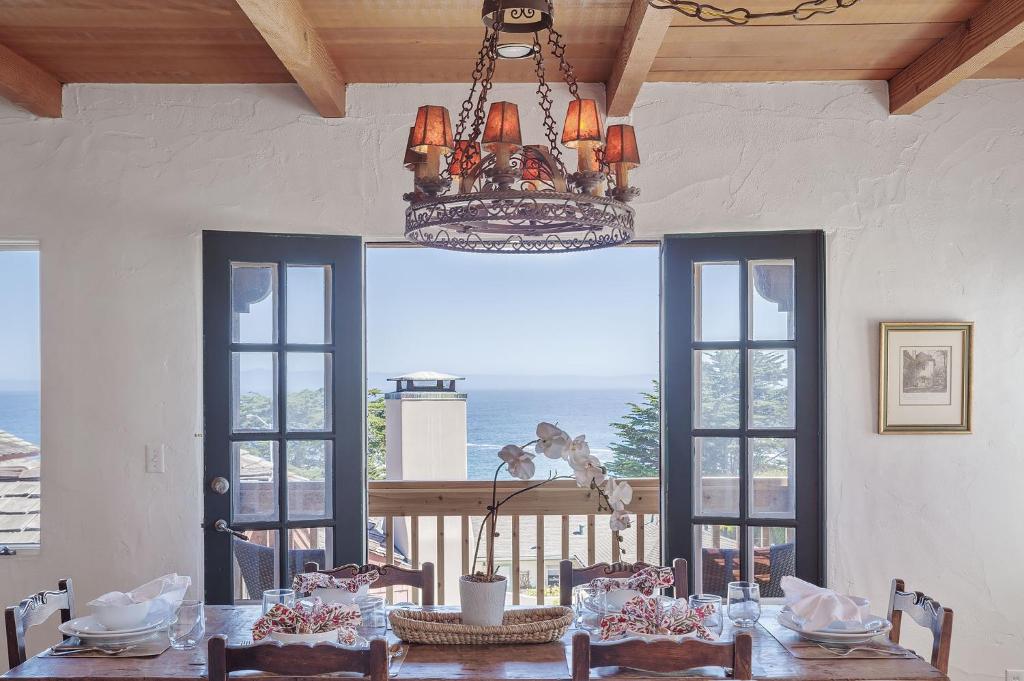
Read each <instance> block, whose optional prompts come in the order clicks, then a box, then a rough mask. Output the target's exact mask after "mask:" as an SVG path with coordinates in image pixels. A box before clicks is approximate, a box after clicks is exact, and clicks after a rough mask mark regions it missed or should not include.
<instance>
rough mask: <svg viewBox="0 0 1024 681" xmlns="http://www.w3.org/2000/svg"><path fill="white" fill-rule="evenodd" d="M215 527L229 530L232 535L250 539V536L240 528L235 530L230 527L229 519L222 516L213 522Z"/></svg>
mask: <svg viewBox="0 0 1024 681" xmlns="http://www.w3.org/2000/svg"><path fill="white" fill-rule="evenodd" d="M213 529H215V530H217V531H218V532H227V533H228V534H230V535H231V536H232V537H238V538H239V539H243V540H245V541H249V538H248V537H247V536H245V534H244V533H242V532H239V531H238V530H233V529H231V528H230V527H228V521H226V520H224V519H223V518H221V519H220V520H218V521H217V522H215V523H214V524H213Z"/></svg>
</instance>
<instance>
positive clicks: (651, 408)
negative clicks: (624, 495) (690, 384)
mask: <svg viewBox="0 0 1024 681" xmlns="http://www.w3.org/2000/svg"><path fill="white" fill-rule="evenodd" d="M652 384H653V386H654V387H653V390H652V391H651V392H642V393H640V396H641V398H642V404H637V403H635V402H629V403H627V405H626V406H628V407H629V413H627V414H626V415H625V416H623V417H622V421H620V422H616V423H612V424H611V427H612V428H614V429H615V431H616V433H617V434H618V438H619V440H620V442H615V443H613V444H612V445H610V447H611V450H612V453H613V454H614V456H613V458H612V460H611V461H609V462H608V470H609V472H611V473H612V474H613V475H617V476H619V477H623V478H656V477H658V468H659V461H660V460H661V432H660V430H661V417H660V413H661V404H660V403H661V398H660V395H659V393H660V387H659V385H658V381H652Z"/></svg>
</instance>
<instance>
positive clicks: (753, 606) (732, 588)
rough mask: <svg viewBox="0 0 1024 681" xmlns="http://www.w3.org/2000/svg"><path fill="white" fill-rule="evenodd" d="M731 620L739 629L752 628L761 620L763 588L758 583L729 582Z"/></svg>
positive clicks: (729, 612)
mask: <svg viewBox="0 0 1024 681" xmlns="http://www.w3.org/2000/svg"><path fill="white" fill-rule="evenodd" d="M728 594H729V605H728V614H729V619H731V620H732V623H733V624H735V625H736V626H737V627H742V628H746V627H752V626H754V624H755V623H756V622H757V620H759V619H761V587H759V586H758V585H757V582H729V590H728Z"/></svg>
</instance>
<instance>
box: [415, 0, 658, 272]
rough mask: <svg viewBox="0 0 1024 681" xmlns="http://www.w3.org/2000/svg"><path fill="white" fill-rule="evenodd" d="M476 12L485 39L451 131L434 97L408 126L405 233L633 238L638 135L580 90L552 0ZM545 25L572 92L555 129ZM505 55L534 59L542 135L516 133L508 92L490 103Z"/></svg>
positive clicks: (481, 248)
mask: <svg viewBox="0 0 1024 681" xmlns="http://www.w3.org/2000/svg"><path fill="white" fill-rule="evenodd" d="M482 19H483V23H484V38H483V43H482V45H481V47H480V51H479V53H478V54H477V61H476V66H475V68H474V69H473V74H472V85H471V86H470V90H469V95H468V97H467V98H466V100H465V101H464V102H463V104H462V109H461V110H460V112H459V114H458V119H457V122H456V125H455V130H454V133H453V131H452V124H451V116H450V114H449V112H448V110H447V109H446V108H445V107H443V106H436V105H425V106H421V107H420V108H419V110H418V111H417V114H416V121H415V124H414V125H413V127H412V128H410V129H409V139H408V143H407V145H406V153H405V161H404V163H405V167H406V168H407V169H409V170H411V171H412V172H413V177H414V180H413V191H411V192H409V193H407V194H406V195H405V196H404V198H405V200H406V201H408V203H409V205H408V207H407V208H406V211H405V236H406V238H407V239H408V240H409V241H412V242H414V243H417V244H421V245H424V246H431V247H434V248H444V249H449V250H456V251H471V252H486V253H558V252H570V251H583V250H590V249H595V248H606V247H609V246H617V245H620V244H624V243H627V242H629V241H631V240H632V239H633V235H634V227H633V208H632V207H631V206H629V205H628V204H629V202H631V201H633V200H634V199H636V198H637V197H638V196H639V194H640V190H639V189H638V188H636V187H633V186H631V185H630V178H629V173H630V170H632V169H633V168H636V167H637V166H639V165H640V154H639V151H638V148H637V143H636V135H635V133H634V130H633V127H632V126H630V125H625V124H621V125H611V126H608V129H607V131H605V130H603V126H602V124H601V117H600V113H599V111H598V108H597V102H596V101H594V100H592V99H583V98H581V97H580V95H579V89H578V87H577V84H576V77H575V75H574V73H573V68H572V65H571V64H570V63H569V62H568V61H567V60H566V58H565V43H564V41H563V39H562V36H561V34H560V33H559V32H558V31H557V30H556V29H555V28H554V21H553V10H552V6H551V0H484V3H483V11H482ZM543 31H546V32H547V38H546V41H545V42H546V44H547V46H548V48H549V49H550V53H551V55H552V57H553V58H554V59H555V60H557V63H558V70H559V73H560V74H561V76H562V78H563V79H564V80H565V83H566V85H567V86H568V88H569V94H570V95H571V97H572V99H571V100H570V102H569V107H568V110H567V112H566V115H565V121H564V124H563V127H562V134H561V138H559V136H558V133H557V131H556V124H555V119H554V116H553V115H552V107H553V104H552V100H551V86H550V85H548V83H547V80H546V78H545V57H544V49H543V43H542V41H541V38H540V34H541V32H543ZM503 33H508V34H516V35H518V36H525V35H531V34H532V43H525V42H516V43H511V44H510V43H502V42H501V36H502V34H503ZM503 48H504V49H503ZM510 48H514V49H510ZM510 55H516V56H515V57H510ZM503 57H505V58H532V59H533V62H534V70H535V73H536V77H537V95H538V106H539V108H540V110H541V112H542V114H543V127H544V137H545V142H546V143H545V144H524V143H523V139H522V134H521V131H520V126H519V108H518V106H517V105H516V104H515V103H513V102H505V101H500V102H491V103H490V105H489V106H488V95H489V94H490V91H491V87H492V84H493V79H494V70H495V67H496V65H497V62H498V60H499V59H501V58H503ZM560 143H561V145H563V146H565V147H567V148H569V149H572V150H575V152H576V169H575V171H570V170H568V169H567V168H566V165H565V163H564V161H563V159H562V150H561V149H560V146H559V144H560Z"/></svg>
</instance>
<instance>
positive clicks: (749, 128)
mask: <svg viewBox="0 0 1024 681" xmlns="http://www.w3.org/2000/svg"><path fill="white" fill-rule="evenodd" d="M505 93H508V96H510V97H513V96H514V97H515V98H517V99H518V100H520V101H530V100H532V98H533V95H532V89H531V88H529V87H528V86H508V87H500V88H497V92H496V93H495V95H492V99H499V98H501V97H502V96H503V94H505ZM462 95H463V88H462V87H459V86H353V87H351V88H350V89H349V109H350V110H349V116H348V117H347V118H345V119H341V120H324V119H321V118H320V117H318V116H316V115H315V114H313V113H312V111H311V110H310V107H309V106H308V104H307V103H306V102H305V100H304V99H303V97H302V95H301V93H299V91H298V90H297V89H296V88H293V87H290V86H203V87H192V86H74V87H68V88H66V90H65V114H64V118H62V119H59V120H37V119H34V118H33V117H32V116H30V115H28V114H25V113H24V112H21V111H19V110H16V109H14V108H13V107H11V106H9V105H7V104H4V103H0V238H8V237H21V238H36V239H39V240H40V241H41V242H42V249H43V255H42V272H43V274H42V276H43V285H42V286H43V288H42V305H43V311H42V325H43V334H42V336H43V341H42V342H43V398H42V399H43V441H42V446H43V452H44V457H43V547H42V550H41V552H40V553H39V554H38V555H21V556H18V557H17V558H0V601H2V602H3V603H11V602H13V601H15V600H16V599H17V598H18V597H20V596H22V595H25V594H27V593H29V592H32V591H35V590H38V589H41V588H43V587H46V586H50V585H52V584H54V583H55V580H56V579H57V578H58V577H61V576H65V575H69V576H72V577H74V579H75V582H76V587H77V590H78V593H79V596H80V598H79V601H80V602H81V603H85V602H86V601H88V600H89V599H90V598H92V597H94V596H95V595H97V594H98V593H100V592H102V591H104V590H107V589H110V588H119V587H124V586H126V585H132V584H135V583H138V582H140V581H142V580H143V579H146V578H149V577H151V576H153V575H156V574H159V573H162V572H166V571H170V570H177V571H179V572H183V573H186V574H191V575H193V576H195V577H197V578H199V577H200V576H201V574H202V569H201V565H202V557H201V547H202V542H201V531H200V527H199V524H200V519H201V493H200V488H201V471H202V455H201V440H200V439H198V438H197V437H196V436H195V434H196V433H198V432H200V431H201V430H202V422H201V402H200V397H201V353H200V347H201V346H200V343H201V329H200V319H201V318H200V303H201V295H200V293H201V282H200V233H201V230H202V229H204V228H216V229H231V230H254V231H259V230H263V231H293V232H338V233H346V234H365V235H368V236H371V237H382V236H389V237H395V236H397V235H399V234H400V230H401V223H402V220H401V218H402V203H401V200H400V195H401V193H402V192H403V191H405V190H406V189H407V187H408V185H409V178H408V175H407V173H406V172H405V171H404V170H402V169H401V168H400V166H399V162H398V161H399V156H400V151H399V150H400V148H401V146H402V144H403V143H404V141H405V138H406V133H407V129H408V126H409V125H410V124H411V120H412V116H413V112H414V110H415V107H416V105H417V104H419V103H422V102H424V101H429V102H431V103H442V104H447V105H448V106H449V107H451V108H453V109H457V106H458V102H459V100H460V99H461V97H462ZM560 95H561V96H563V97H564V93H560ZM563 102H564V100H563ZM563 106H564V103H560V104H558V105H557V106H556V108H557V109H559V110H561V109H562V107H563ZM525 108H526V107H524V111H525ZM633 120H634V122H635V124H636V125H637V126H638V137H639V138H640V143H641V144H642V146H643V152H644V156H645V165H644V167H643V168H641V169H639V170H638V171H636V173H635V177H636V179H637V180H638V182H639V184H640V185H641V186H642V187H643V192H644V194H643V200H642V201H641V202H640V203H639V205H638V206H637V208H638V219H639V228H640V232H641V235H643V236H656V235H658V234H662V233H670V232H685V231H710V230H732V231H735V230H749V229H803V228H823V229H825V230H827V231H828V234H829V238H828V279H829V290H828V338H829V340H828V353H829V355H828V373H829V391H828V399H829V404H828V415H829V419H828V421H829V423H828V426H829V455H828V456H829V463H828V470H829V473H828V475H829V484H828V515H829V521H828V526H829V537H828V546H829V581H830V583H831V585H833V586H835V587H837V588H840V589H843V590H849V591H852V592H855V593H863V594H866V595H868V596H870V597H871V598H872V599H873V600H875V601H876V602H877V603H878V606H877V609H881V608H882V607H884V606H883V605H882V602H883V599H884V595H885V593H886V589H887V585H888V579H889V578H890V577H891V576H895V575H899V576H902V577H904V578H906V579H907V580H908V582H909V583H910V584H911V585H912V586H913V587H915V588H919V589H923V590H926V591H929V592H933V593H934V594H936V595H937V596H938V597H940V598H941V599H942V600H943V602H944V603H946V604H948V605H950V606H951V607H953V608H955V609H956V612H957V615H956V617H957V620H956V630H955V633H954V640H953V656H952V675H953V677H954V678H955V679H997V678H1002V674H1003V669H1004V668H1007V667H1011V668H1024V587H1022V586H1021V581H1020V579H1019V575H1020V568H1021V566H1022V565H1024V538H1022V537H1024V533H1022V531H1021V529H1020V522H1021V521H1020V520H1019V519H1020V518H1022V517H1024V495H1022V494H1021V493H1020V483H1019V481H1020V480H1021V478H1022V475H1024V460H1022V456H1021V454H1022V449H1024V447H1022V445H1021V441H1022V435H1024V432H1022V431H1024V427H1022V419H1021V418H1020V413H1021V412H1022V410H1024V392H1022V390H1021V378H1022V376H1024V352H1022V351H1021V345H1020V336H1021V330H1022V329H1024V305H1022V304H1021V300H1020V299H1021V294H1022V293H1024V267H1022V266H1021V253H1022V252H1024V224H1022V223H1024V192H1022V187H1024V125H1022V123H1021V121H1022V120H1024V82H999V81H990V82H970V83H965V84H962V85H960V86H958V87H957V88H956V89H955V90H954V91H953V92H952V93H950V94H948V95H946V96H944V97H942V98H941V99H940V100H939V101H937V102H934V103H933V104H930V105H929V106H928V107H927V108H925V109H924V110H923V111H922V112H921V113H920V114H918V115H916V116H911V117H889V116H888V115H887V111H886V94H885V85H884V83H842V84H815V83H801V84H779V85H773V84H769V85H734V84H714V85H681V84H680V85H671V84H663V85H650V86H647V87H645V88H644V90H643V92H642V93H641V97H640V101H639V102H638V104H637V107H636V109H635V113H634V117H633ZM534 121H536V119H534ZM526 134H527V135H531V136H533V137H538V136H539V135H538V132H537V129H536V128H534V131H533V132H532V133H530V132H527V133H526ZM883 319H894V320H899V319H952V320H961V319H966V320H973V321H975V322H976V323H977V338H976V346H977V358H976V363H975V372H976V373H975V382H974V384H975V412H974V423H975V434H973V435H968V436H886V437H882V436H878V435H876V434H874V430H875V428H874V413H875V408H876V407H875V394H876V388H875V385H876V371H877V366H876V364H877V359H876V357H877V347H876V335H877V323H878V322H879V321H880V320H883ZM150 442H163V443H165V444H166V445H167V472H166V473H165V474H163V475H147V474H146V473H145V467H144V457H143V452H144V447H145V445H146V443H150ZM37 643H38V640H37Z"/></svg>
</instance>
